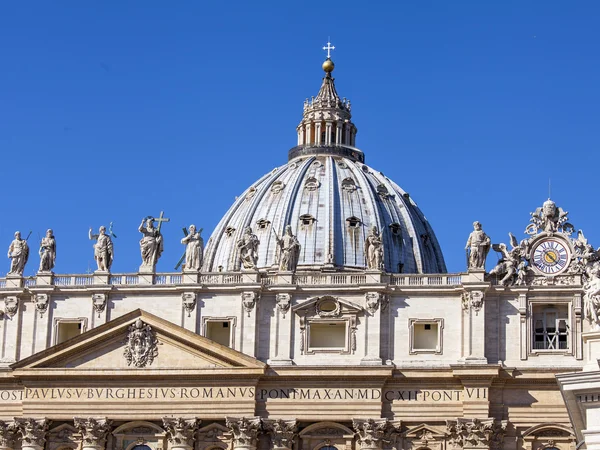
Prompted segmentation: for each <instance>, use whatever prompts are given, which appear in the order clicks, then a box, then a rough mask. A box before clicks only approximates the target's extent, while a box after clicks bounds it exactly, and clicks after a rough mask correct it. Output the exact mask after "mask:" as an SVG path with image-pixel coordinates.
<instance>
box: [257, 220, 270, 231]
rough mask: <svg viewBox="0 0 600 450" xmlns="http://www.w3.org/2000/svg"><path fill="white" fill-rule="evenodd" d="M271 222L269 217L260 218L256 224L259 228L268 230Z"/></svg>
mask: <svg viewBox="0 0 600 450" xmlns="http://www.w3.org/2000/svg"><path fill="white" fill-rule="evenodd" d="M270 224H271V222H269V221H268V220H267V219H259V220H258V221H257V222H256V226H257V227H258V229H259V230H266V229H267V228H269V225H270Z"/></svg>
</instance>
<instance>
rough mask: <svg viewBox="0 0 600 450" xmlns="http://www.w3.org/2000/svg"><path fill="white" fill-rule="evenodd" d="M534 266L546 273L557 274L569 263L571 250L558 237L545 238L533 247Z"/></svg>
mask: <svg viewBox="0 0 600 450" xmlns="http://www.w3.org/2000/svg"><path fill="white" fill-rule="evenodd" d="M531 259H532V261H533V266H534V267H535V268H536V269H538V270H539V271H540V272H541V273H543V274H544V275H557V274H559V273H561V272H563V271H564V270H565V269H566V268H567V267H568V265H569V260H570V257H569V250H568V249H567V246H566V245H565V244H563V243H562V242H561V241H559V240H557V239H544V240H542V241H540V242H538V243H537V244H535V246H534V247H533V250H532V252H531Z"/></svg>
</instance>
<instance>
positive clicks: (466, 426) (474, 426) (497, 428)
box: [446, 418, 507, 450]
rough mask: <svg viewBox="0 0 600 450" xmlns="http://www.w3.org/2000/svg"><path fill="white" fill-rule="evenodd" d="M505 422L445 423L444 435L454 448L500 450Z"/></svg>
mask: <svg viewBox="0 0 600 450" xmlns="http://www.w3.org/2000/svg"><path fill="white" fill-rule="evenodd" d="M506 425H507V421H506V420H503V421H502V422H498V421H496V420H495V419H492V418H487V419H484V420H479V419H464V418H459V419H456V420H447V421H446V435H447V439H448V441H449V443H450V444H451V446H452V447H454V448H461V449H463V450H482V449H489V450H498V449H500V448H502V443H503V441H504V433H505V432H506Z"/></svg>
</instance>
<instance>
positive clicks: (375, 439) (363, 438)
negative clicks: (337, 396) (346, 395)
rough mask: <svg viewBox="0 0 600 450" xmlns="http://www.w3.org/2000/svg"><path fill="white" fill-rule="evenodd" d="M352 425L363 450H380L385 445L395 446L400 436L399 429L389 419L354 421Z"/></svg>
mask: <svg viewBox="0 0 600 450" xmlns="http://www.w3.org/2000/svg"><path fill="white" fill-rule="evenodd" d="M352 425H353V427H354V430H355V431H356V439H357V440H358V443H359V445H360V448H361V450H370V449H373V450H374V449H377V450H379V449H381V448H383V444H393V440H394V439H395V437H396V435H397V434H398V427H396V426H395V425H394V423H392V422H390V421H388V420H387V419H352Z"/></svg>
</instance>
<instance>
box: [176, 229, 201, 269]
mask: <svg viewBox="0 0 600 450" xmlns="http://www.w3.org/2000/svg"><path fill="white" fill-rule="evenodd" d="M201 233H202V228H200V231H196V225H190V231H189V233H188V234H187V235H186V236H185V237H184V238H183V239H182V240H181V243H182V244H185V266H184V270H186V271H195V272H197V271H199V270H200V268H201V267H202V254H203V252H204V240H203V239H202V236H201Z"/></svg>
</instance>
